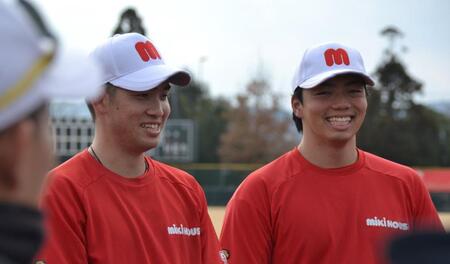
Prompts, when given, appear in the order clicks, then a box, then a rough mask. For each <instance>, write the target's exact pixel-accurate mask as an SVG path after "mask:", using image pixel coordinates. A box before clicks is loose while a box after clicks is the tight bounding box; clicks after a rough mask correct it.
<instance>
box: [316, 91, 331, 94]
mask: <svg viewBox="0 0 450 264" xmlns="http://www.w3.org/2000/svg"><path fill="white" fill-rule="evenodd" d="M328 94H330V92H329V91H321V92H317V93H316V95H328Z"/></svg>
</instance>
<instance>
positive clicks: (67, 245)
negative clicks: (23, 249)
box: [36, 175, 88, 264]
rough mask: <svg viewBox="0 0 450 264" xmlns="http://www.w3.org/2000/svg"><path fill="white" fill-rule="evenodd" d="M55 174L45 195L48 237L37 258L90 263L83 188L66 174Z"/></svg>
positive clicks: (43, 205)
mask: <svg viewBox="0 0 450 264" xmlns="http://www.w3.org/2000/svg"><path fill="white" fill-rule="evenodd" d="M52 176H55V175H51V176H50V180H49V182H50V184H49V185H48V187H47V189H46V190H45V192H44V196H43V197H42V208H43V210H44V212H45V213H46V214H47V219H46V220H47V229H48V237H47V240H46V242H45V243H44V246H43V248H42V249H41V251H40V253H39V254H38V255H37V257H36V260H43V261H45V263H49V264H54V263H58V264H87V263H88V259H87V253H86V248H85V243H86V238H85V232H84V230H85V223H86V220H85V219H86V216H85V213H84V212H83V206H82V196H81V195H82V190H81V189H80V188H79V187H77V186H76V185H74V184H73V183H71V182H70V181H69V180H68V179H66V178H63V177H52Z"/></svg>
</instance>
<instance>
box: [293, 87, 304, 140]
mask: <svg viewBox="0 0 450 264" xmlns="http://www.w3.org/2000/svg"><path fill="white" fill-rule="evenodd" d="M303 90H304V89H303V88H301V87H298V86H297V88H295V90H294V94H293V95H292V98H296V99H298V100H299V101H300V103H302V104H303ZM292 120H294V124H295V127H296V128H297V131H298V132H302V131H303V124H302V119H301V118H298V117H297V116H295V114H294V112H292Z"/></svg>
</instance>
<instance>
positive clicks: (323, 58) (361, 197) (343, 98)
mask: <svg viewBox="0 0 450 264" xmlns="http://www.w3.org/2000/svg"><path fill="white" fill-rule="evenodd" d="M373 85H374V81H373V80H372V78H371V77H370V76H369V75H368V74H367V73H366V71H365V68H364V64H363V60H362V57H361V55H360V53H359V52H358V51H357V50H355V49H353V48H350V47H347V46H344V45H342V44H339V43H326V44H322V45H318V46H314V47H312V48H310V49H307V50H306V52H305V53H304V56H303V59H302V61H301V63H300V66H299V68H298V69H297V71H296V73H295V77H294V80H293V85H292V91H293V95H292V98H291V106H292V110H293V119H294V122H295V125H296V127H297V129H298V131H299V132H300V131H302V134H303V136H302V138H301V141H300V144H299V145H298V146H297V147H295V148H294V149H292V150H291V151H289V152H288V153H286V154H284V155H283V156H281V157H280V158H278V159H276V160H275V161H273V162H271V163H269V164H267V165H266V166H264V167H262V168H260V169H258V170H256V171H255V172H253V173H252V174H250V175H249V176H248V177H247V178H246V179H245V180H244V182H243V183H242V184H241V185H240V186H239V188H238V189H237V190H236V192H235V194H234V195H233V197H232V199H231V200H230V202H229V204H228V206H227V211H226V215H225V219H224V226H223V228H222V233H221V243H222V247H223V249H224V250H226V252H227V255H228V261H229V263H232V264H237V263H258V264H266V263H283V264H289V263H295V264H299V263H304V264H310V263H314V264H322V263H346V264H349V263H364V264H371V263H374V264H375V263H384V262H385V261H386V258H385V256H384V252H385V247H386V246H387V244H388V242H389V240H390V239H391V238H392V237H395V236H397V235H399V234H403V233H406V232H410V231H413V230H420V229H425V230H428V229H431V230H437V231H440V232H443V226H442V223H441V222H440V219H439V217H438V215H437V213H436V209H435V208H434V206H433V204H432V202H431V199H430V196H429V194H428V192H427V190H426V188H425V186H424V184H423V183H422V181H421V180H420V179H419V177H418V175H417V173H416V172H415V171H414V170H413V169H411V168H409V167H406V166H403V165H400V164H397V163H394V162H392V161H388V160H385V159H383V158H380V157H377V156H375V155H373V154H370V153H368V152H365V151H363V150H361V149H358V148H357V146H356V134H357V132H358V130H359V128H360V127H361V125H362V123H363V121H364V117H365V114H366V110H367V88H366V86H373ZM274 144H276V142H274Z"/></svg>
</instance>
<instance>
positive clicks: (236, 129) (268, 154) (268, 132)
mask: <svg viewBox="0 0 450 264" xmlns="http://www.w3.org/2000/svg"><path fill="white" fill-rule="evenodd" d="M279 99H280V97H279V96H278V95H276V94H274V93H273V92H272V91H271V89H270V86H269V84H268V83H267V81H266V80H265V79H263V78H256V79H254V80H251V81H250V82H249V84H248V85H247V87H246V92H245V93H244V94H240V95H238V96H237V97H236V100H237V105H236V106H235V107H233V109H231V110H230V111H229V113H228V114H227V120H228V122H229V123H228V127H227V131H226V132H225V133H224V134H223V135H222V137H221V145H220V148H219V155H220V158H221V161H223V162H244V163H252V162H253V163H265V162H268V161H271V160H273V159H275V158H276V157H278V156H279V155H281V154H282V153H284V152H286V151H288V150H289V149H291V148H292V146H294V145H295V143H296V138H295V137H296V136H297V135H296V133H295V132H293V130H290V128H292V121H291V120H290V115H289V114H287V113H285V112H283V111H282V110H281V109H280V105H279Z"/></svg>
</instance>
